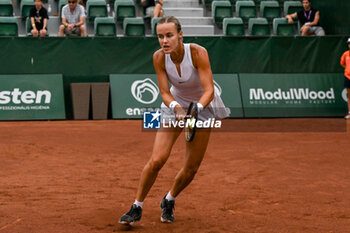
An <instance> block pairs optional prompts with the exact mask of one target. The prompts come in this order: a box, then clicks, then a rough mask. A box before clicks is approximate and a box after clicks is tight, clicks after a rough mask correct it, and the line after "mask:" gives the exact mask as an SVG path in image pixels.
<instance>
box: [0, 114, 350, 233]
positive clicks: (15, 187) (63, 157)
mask: <svg viewBox="0 0 350 233" xmlns="http://www.w3.org/2000/svg"><path fill="white" fill-rule="evenodd" d="M231 123H233V124H236V126H240V127H241V128H240V129H239V130H236V131H235V132H233V131H231V130H230V131H229V132H214V133H213V134H212V137H211V139H210V142H209V146H208V150H207V154H206V156H205V158H204V161H203V163H202V166H201V168H200V170H199V172H198V174H197V176H196V177H195V179H194V181H193V182H192V184H191V185H190V186H189V187H188V188H187V189H186V190H185V191H184V192H183V193H181V194H180V196H179V197H178V198H177V201H176V206H175V222H174V223H173V224H162V223H160V208H159V203H160V200H161V199H162V197H163V196H164V195H165V194H166V193H167V192H168V190H169V188H170V186H171V184H172V181H173V179H174V177H175V175H176V173H177V171H178V170H179V169H180V168H181V165H182V163H183V157H184V145H185V140H184V136H183V135H181V136H180V138H179V140H178V141H177V143H176V144H175V146H174V148H173V152H172V155H171V157H170V158H169V160H168V162H167V164H166V165H165V167H164V168H163V170H161V172H160V174H159V176H158V179H157V181H156V183H155V185H154V186H153V188H152V190H151V191H150V193H149V196H148V198H147V199H146V202H145V204H144V212H143V217H142V220H141V222H139V223H137V224H135V227H134V228H133V229H132V231H133V232H147V233H150V232H153V233H159V232H181V233H182V232H184V233H187V232H200V233H202V232H207V233H209V232H210V233H214V232H217V233H218V232H247V233H248V232H249V233H250V232H317V233H318V232H341V233H342V232H350V198H349V196H350V133H349V129H350V121H348V122H345V120H344V119H340V118H333V119H283V120H279V119H268V120H258V119H255V120H231ZM286 124H290V125H291V127H289V128H285V125H286ZM346 124H347V125H346ZM266 125H267V126H268V125H270V126H269V127H271V128H269V127H265V126H266ZM276 125H280V128H279V127H275V128H274V126H276ZM293 125H294V126H293ZM302 125H304V126H305V127H304V126H303V127H301V129H297V130H293V129H295V127H297V126H302ZM311 125H312V126H313V128H307V127H308V126H311ZM325 125H330V127H329V128H328V130H327V129H326V130H323V131H318V130H317V128H318V127H320V128H322V127H323V126H325ZM334 125H338V126H339V125H340V126H341V127H344V128H343V129H341V127H340V130H339V128H337V127H335V128H332V127H333V126H334ZM245 127H248V128H249V129H248V130H244V128H245ZM326 128H327V127H326ZM255 129H256V130H255ZM302 129H304V130H302ZM244 131H246V132H244ZM154 136H155V133H154V132H145V131H142V130H141V121H138V120H134V121H131V120H120V121H116V120H109V121H55V122H46V121H41V122H0V233H5V232H21V233H22V232H24V233H28V232H34V233H37V232H38V233H41V232H43V233H54V232H62V233H65V232H72V233H75V232H83V233H89V232H119V231H121V230H122V229H120V228H119V227H118V226H117V224H116V223H117V220H118V218H119V217H120V216H121V215H122V214H123V213H125V212H126V211H128V210H129V208H130V205H131V204H132V202H133V201H134V197H135V193H136V187H137V185H138V179H139V175H140V173H141V170H142V168H143V166H144V164H145V163H146V162H147V160H148V159H149V157H150V155H151V150H152V144H153V140H154Z"/></svg>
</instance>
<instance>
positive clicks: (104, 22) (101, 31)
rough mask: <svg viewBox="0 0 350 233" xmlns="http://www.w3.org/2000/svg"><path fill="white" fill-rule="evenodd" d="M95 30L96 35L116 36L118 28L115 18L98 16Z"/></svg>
mask: <svg viewBox="0 0 350 233" xmlns="http://www.w3.org/2000/svg"><path fill="white" fill-rule="evenodd" d="M89 1H90V0H89ZM94 31H95V36H115V35H116V32H117V29H116V26H115V22H114V18H108V17H96V18H95V22H94Z"/></svg>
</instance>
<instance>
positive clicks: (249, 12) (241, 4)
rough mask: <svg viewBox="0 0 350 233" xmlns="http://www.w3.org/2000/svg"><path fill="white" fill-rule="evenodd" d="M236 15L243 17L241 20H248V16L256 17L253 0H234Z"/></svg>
mask: <svg viewBox="0 0 350 233" xmlns="http://www.w3.org/2000/svg"><path fill="white" fill-rule="evenodd" d="M236 12H237V16H238V17H241V18H242V19H243V22H248V20H249V18H255V17H256V7H255V3H254V2H253V1H237V2H236Z"/></svg>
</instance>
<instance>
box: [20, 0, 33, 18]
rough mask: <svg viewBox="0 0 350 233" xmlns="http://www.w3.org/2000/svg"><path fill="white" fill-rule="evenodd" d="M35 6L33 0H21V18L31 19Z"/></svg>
mask: <svg viewBox="0 0 350 233" xmlns="http://www.w3.org/2000/svg"><path fill="white" fill-rule="evenodd" d="M34 6H35V5H34V1H33V0H21V16H22V18H23V19H25V18H27V17H29V14H30V9H32V8H33V7H34Z"/></svg>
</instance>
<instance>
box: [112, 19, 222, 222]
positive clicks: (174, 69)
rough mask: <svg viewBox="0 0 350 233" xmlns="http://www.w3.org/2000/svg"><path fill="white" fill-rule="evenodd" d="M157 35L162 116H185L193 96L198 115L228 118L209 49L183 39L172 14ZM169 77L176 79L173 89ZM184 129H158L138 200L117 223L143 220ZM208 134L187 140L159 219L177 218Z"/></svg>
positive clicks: (155, 57)
mask: <svg viewBox="0 0 350 233" xmlns="http://www.w3.org/2000/svg"><path fill="white" fill-rule="evenodd" d="M157 34H158V40H159V44H160V46H161V49H159V50H158V51H156V52H155V53H154V55H153V64H154V68H155V70H156V73H157V79H158V85H159V90H160V94H161V97H162V100H163V103H162V118H163V117H169V116H174V117H173V118H172V120H183V119H184V117H185V115H186V111H185V109H186V108H187V107H188V106H189V104H190V103H191V101H197V104H198V106H197V108H198V119H199V120H207V119H209V118H216V119H218V118H224V117H227V116H228V113H227V112H226V109H225V106H224V104H223V102H222V100H221V98H220V96H219V93H218V92H217V91H215V88H214V84H213V77H212V71H211V68H210V63H209V57H208V53H207V51H206V49H205V48H203V47H201V46H199V45H197V44H184V43H183V42H182V30H181V25H180V23H179V21H178V20H177V19H176V18H175V17H173V16H170V17H164V18H162V19H161V20H160V21H159V22H158V24H157ZM168 82H170V83H171V84H172V87H171V88H170V87H169V83H168ZM175 118H176V119H175ZM169 119H170V118H169ZM180 133H181V128H179V127H174V128H171V129H170V130H169V129H168V128H167V129H164V128H163V129H159V130H158V132H157V134H156V137H155V142H154V146H153V152H152V156H151V158H150V160H149V161H148V163H147V164H146V165H145V167H144V169H143V171H142V174H141V178H140V183H139V187H138V190H137V194H136V200H135V202H134V204H133V205H132V206H131V209H130V210H129V212H127V213H126V214H124V215H123V216H122V217H121V218H120V220H119V223H121V224H133V223H134V222H136V221H139V220H140V219H141V215H142V205H143V201H144V199H145V198H146V196H147V193H148V192H149V190H150V189H151V187H152V185H153V183H154V182H155V180H156V177H157V175H158V172H159V170H160V169H161V168H162V167H163V165H164V164H165V162H166V161H167V159H168V157H169V155H170V152H171V149H172V146H173V144H174V143H175V141H176V139H177V138H178V136H179V135H180ZM209 136H210V129H197V132H196V136H195V137H194V139H193V141H191V142H186V154H185V163H184V166H183V168H182V169H181V170H180V171H179V173H178V174H177V176H176V178H175V182H174V183H173V185H172V187H171V188H170V191H169V192H168V194H166V195H165V196H164V198H163V199H162V201H161V203H160V207H161V209H162V214H161V218H160V219H161V222H173V221H174V215H173V209H174V205H175V198H176V197H177V196H178V195H179V194H180V192H181V191H182V190H183V189H184V188H185V187H186V186H187V185H188V184H189V183H190V182H191V181H192V179H193V178H194V176H195V174H196V172H197V170H198V168H199V166H200V164H201V162H202V159H203V157H204V154H205V151H206V148H207V145H208V141H209Z"/></svg>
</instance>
